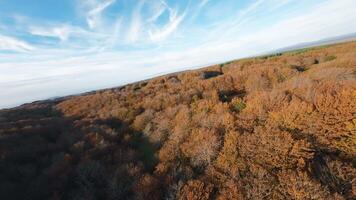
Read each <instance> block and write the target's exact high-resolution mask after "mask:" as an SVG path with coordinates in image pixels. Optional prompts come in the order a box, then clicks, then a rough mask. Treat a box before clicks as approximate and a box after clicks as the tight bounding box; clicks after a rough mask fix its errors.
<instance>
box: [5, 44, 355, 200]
mask: <svg viewBox="0 0 356 200" xmlns="http://www.w3.org/2000/svg"><path fill="white" fill-rule="evenodd" d="M0 199H4V200H11V199H36V200H40V199H52V200H57V199H58V200H59V199H73V200H74V199H75V200H79V199H83V200H95V199H133V200H143V199H145V200H156V199H167V200H173V199H182V200H209V199H218V200H223V199H297V200H304V199H323V200H324V199H340V200H341V199H350V200H351V199H356V42H347V43H341V44H335V45H329V46H322V47H314V48H309V49H302V50H296V51H290V52H284V53H277V54H272V55H266V56H260V57H255V58H246V59H241V60H234V61H230V62H227V63H223V64H219V65H214V66H210V67H206V68H202V69H198V70H188V71H184V72H179V73H173V74H168V75H164V76H160V77H156V78H153V79H150V80H145V81H140V82H136V83H132V84H128V85H125V86H121V87H117V88H110V89H105V90H99V91H94V92H89V93H85V94H81V95H74V96H68V97H62V98H58V99H54V100H46V101H38V102H33V103H28V104H24V105H22V106H19V107H16V108H11V109H4V110H1V111H0Z"/></svg>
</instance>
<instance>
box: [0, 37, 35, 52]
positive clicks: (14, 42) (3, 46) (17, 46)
mask: <svg viewBox="0 0 356 200" xmlns="http://www.w3.org/2000/svg"><path fill="white" fill-rule="evenodd" d="M35 49H36V48H35V47H34V46H32V45H30V44H28V43H27V42H25V41H22V40H19V39H16V38H13V37H9V36H5V35H1V34H0V51H1V50H9V51H16V52H29V51H32V50H35Z"/></svg>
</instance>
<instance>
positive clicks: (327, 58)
mask: <svg viewBox="0 0 356 200" xmlns="http://www.w3.org/2000/svg"><path fill="white" fill-rule="evenodd" d="M335 59H336V56H333V55H331V56H326V58H325V62H329V61H332V60H335Z"/></svg>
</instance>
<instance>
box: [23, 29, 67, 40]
mask: <svg viewBox="0 0 356 200" xmlns="http://www.w3.org/2000/svg"><path fill="white" fill-rule="evenodd" d="M72 32H73V28H72V27H70V26H67V25H60V26H57V27H46V28H44V27H30V33H31V34H32V35H37V36H45V37H54V38H58V39H60V40H61V41H66V40H67V39H68V37H69V36H70V34H71V33H72Z"/></svg>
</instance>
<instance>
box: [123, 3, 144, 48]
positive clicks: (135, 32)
mask: <svg viewBox="0 0 356 200" xmlns="http://www.w3.org/2000/svg"><path fill="white" fill-rule="evenodd" d="M144 3H145V1H140V2H139V3H138V5H137V6H136V8H135V10H134V11H133V12H132V16H131V24H130V28H129V29H128V31H127V33H126V40H127V42H129V43H134V42H136V41H137V40H139V37H140V33H141V28H142V26H143V24H142V16H141V10H142V7H143V5H144Z"/></svg>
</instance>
